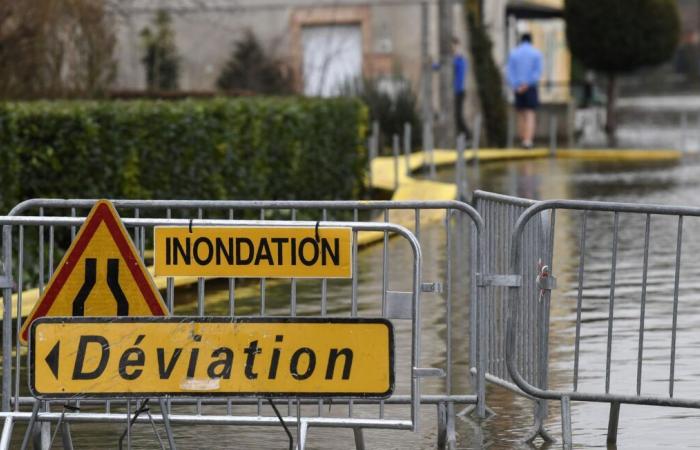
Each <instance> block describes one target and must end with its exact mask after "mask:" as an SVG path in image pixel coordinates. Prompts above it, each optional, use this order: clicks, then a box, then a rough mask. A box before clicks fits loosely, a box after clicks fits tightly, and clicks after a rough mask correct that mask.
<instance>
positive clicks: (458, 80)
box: [452, 38, 469, 138]
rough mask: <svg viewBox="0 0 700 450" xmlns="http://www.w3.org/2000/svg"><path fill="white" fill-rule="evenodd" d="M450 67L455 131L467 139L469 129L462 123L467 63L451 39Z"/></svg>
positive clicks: (455, 41) (457, 40) (456, 44)
mask: <svg viewBox="0 0 700 450" xmlns="http://www.w3.org/2000/svg"><path fill="white" fill-rule="evenodd" d="M452 54H453V57H452V67H453V68H454V76H453V83H454V84H453V87H454V95H455V106H454V108H455V129H456V130H457V134H458V135H460V134H463V135H464V137H465V138H468V137H469V128H468V127H467V123H466V122H465V121H464V99H465V98H466V92H467V91H466V89H465V84H466V78H467V70H468V69H469V61H468V60H467V58H466V57H465V56H464V55H463V54H462V53H461V52H460V51H459V39H457V38H452Z"/></svg>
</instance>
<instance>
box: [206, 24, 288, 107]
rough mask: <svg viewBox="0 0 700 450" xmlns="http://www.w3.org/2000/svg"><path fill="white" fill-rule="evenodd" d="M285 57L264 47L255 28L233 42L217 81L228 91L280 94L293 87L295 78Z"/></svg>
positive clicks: (217, 83)
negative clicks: (292, 76) (289, 72)
mask: <svg viewBox="0 0 700 450" xmlns="http://www.w3.org/2000/svg"><path fill="white" fill-rule="evenodd" d="M285 69H286V68H285V66H284V65H283V64H282V62H281V61H278V60H276V59H274V58H272V57H271V56H270V55H269V54H268V53H267V52H265V50H263V48H262V46H261V45H260V42H259V41H258V39H257V38H256V37H255V34H253V32H252V31H247V32H246V33H245V34H244V36H243V38H242V39H241V40H239V41H236V42H235V43H234V44H233V50H232V51H231V55H230V56H229V59H228V61H226V65H224V68H223V69H222V71H221V74H220V75H219V78H218V80H217V82H216V85H217V86H218V88H219V89H222V90H226V91H247V92H253V93H256V94H268V95H280V94H289V93H291V92H292V90H293V84H292V78H291V77H290V76H289V74H288V72H287V71H286V70H285Z"/></svg>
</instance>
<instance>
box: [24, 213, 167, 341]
mask: <svg viewBox="0 0 700 450" xmlns="http://www.w3.org/2000/svg"><path fill="white" fill-rule="evenodd" d="M166 314H167V309H166V307H165V303H163V298H162V297H161V296H160V293H159V292H158V289H157V288H156V286H155V284H154V283H153V278H152V277H151V275H150V274H149V273H148V271H147V270H146V267H145V266H144V265H143V262H142V261H141V259H140V258H139V257H138V255H137V254H136V249H135V248H134V245H133V243H132V242H131V238H130V237H129V235H128V234H127V232H126V229H125V228H124V225H123V224H122V222H121V219H120V218H119V215H118V214H117V211H116V210H115V209H114V206H112V204H111V203H110V202H109V201H107V200H100V201H98V202H97V203H96V204H95V206H94V207H93V208H92V210H91V211H90V214H88V216H87V218H86V219H85V223H84V224H83V226H82V227H80V230H79V231H78V234H77V235H76V236H75V239H74V240H73V242H72V243H71V245H70V247H69V248H68V251H67V252H66V254H65V255H64V256H63V259H62V260H61V262H60V263H59V265H58V268H57V269H56V271H55V272H54V274H53V276H52V277H51V280H49V284H48V285H47V286H46V289H45V290H44V293H43V294H42V296H41V298H39V301H38V302H37V303H36V305H35V306H34V309H32V312H31V313H29V316H28V317H27V320H26V321H25V322H24V323H23V325H22V330H21V332H20V340H21V341H22V342H23V343H26V342H27V334H28V329H29V326H30V325H31V323H32V321H34V320H35V319H37V318H39V317H43V316H162V315H166Z"/></svg>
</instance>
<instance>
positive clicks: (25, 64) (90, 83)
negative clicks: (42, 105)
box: [0, 0, 116, 99]
mask: <svg viewBox="0 0 700 450" xmlns="http://www.w3.org/2000/svg"><path fill="white" fill-rule="evenodd" d="M115 42H116V39H115V36H114V18H113V17H112V16H111V15H110V14H109V8H108V5H107V1H106V0H22V1H0V61H2V62H3V68H2V70H1V71H0V98H3V99H35V98H57V97H62V98H65V97H98V96H102V95H104V94H105V92H106V91H107V89H108V88H109V86H110V84H111V82H112V80H113V78H114V74H115V69H116V62H115V60H114V57H113V50H114V45H115Z"/></svg>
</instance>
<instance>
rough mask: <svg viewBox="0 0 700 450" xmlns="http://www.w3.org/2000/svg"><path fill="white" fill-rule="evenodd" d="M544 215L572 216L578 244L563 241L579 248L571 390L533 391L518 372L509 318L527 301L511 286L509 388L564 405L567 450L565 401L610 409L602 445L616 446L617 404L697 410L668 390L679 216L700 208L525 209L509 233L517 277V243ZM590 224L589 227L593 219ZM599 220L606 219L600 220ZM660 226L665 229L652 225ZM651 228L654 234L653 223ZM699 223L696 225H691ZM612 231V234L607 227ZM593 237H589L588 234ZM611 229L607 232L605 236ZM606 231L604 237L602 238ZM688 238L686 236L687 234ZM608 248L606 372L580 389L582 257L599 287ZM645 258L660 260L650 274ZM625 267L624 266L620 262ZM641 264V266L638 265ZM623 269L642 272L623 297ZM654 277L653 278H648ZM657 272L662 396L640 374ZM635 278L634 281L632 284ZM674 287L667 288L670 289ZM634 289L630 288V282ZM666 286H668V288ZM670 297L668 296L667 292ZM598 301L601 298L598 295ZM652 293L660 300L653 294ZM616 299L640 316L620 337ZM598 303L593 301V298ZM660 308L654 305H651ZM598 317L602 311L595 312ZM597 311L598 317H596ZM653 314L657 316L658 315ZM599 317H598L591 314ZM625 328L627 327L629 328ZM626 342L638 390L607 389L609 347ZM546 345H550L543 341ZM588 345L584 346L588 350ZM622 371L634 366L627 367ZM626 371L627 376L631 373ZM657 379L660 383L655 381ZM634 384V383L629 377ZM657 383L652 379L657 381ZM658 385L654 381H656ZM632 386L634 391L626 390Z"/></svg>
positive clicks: (571, 203) (699, 402)
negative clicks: (662, 320)
mask: <svg viewBox="0 0 700 450" xmlns="http://www.w3.org/2000/svg"><path fill="white" fill-rule="evenodd" d="M547 211H549V212H550V213H551V214H552V215H554V214H555V213H556V212H559V214H564V212H565V213H566V214H567V217H569V216H570V219H569V222H571V223H572V224H573V225H572V226H571V229H572V230H576V232H577V234H578V239H576V238H573V239H569V240H568V241H567V242H572V243H573V244H572V245H574V246H576V245H577V246H578V248H577V249H576V250H577V251H578V255H579V256H578V265H577V266H575V273H576V277H577V282H576V286H573V287H572V291H573V292H574V293H575V294H576V295H575V298H576V307H575V311H576V313H575V319H571V320H573V322H574V326H575V331H573V334H574V336H573V370H572V372H573V373H572V374H571V376H572V383H571V388H570V389H561V388H558V389H552V388H548V387H546V386H545V387H543V386H537V385H536V384H534V383H533V380H532V379H529V378H528V376H527V375H526V374H524V373H523V372H522V370H521V368H520V367H519V366H518V364H517V361H518V358H519V355H518V351H519V348H518V346H517V343H516V340H517V336H518V334H519V333H520V331H519V325H518V324H517V323H516V322H515V317H517V316H518V314H520V311H521V310H522V308H523V305H524V303H525V302H526V301H527V299H526V298H525V296H526V295H528V293H526V292H524V291H523V289H522V288H521V287H518V286H512V287H510V288H509V293H508V295H509V298H508V309H509V314H508V324H507V346H506V359H507V365H508V371H509V374H510V376H511V379H512V380H513V382H514V383H515V384H516V385H517V386H518V388H519V389H521V390H522V391H524V392H525V393H526V394H528V395H530V396H533V397H536V398H539V399H546V400H557V401H560V402H561V405H562V433H563V444H564V448H570V447H571V445H572V432H571V410H570V408H571V406H570V402H571V401H584V402H602V403H609V404H610V416H609V422H608V442H609V443H614V442H616V440H617V428H618V420H619V411H620V405H621V404H635V405H649V406H668V407H683V408H700V398H697V397H694V396H692V395H691V396H687V395H685V396H684V395H678V393H677V392H675V391H674V386H675V382H676V380H677V378H678V376H677V373H676V368H677V360H678V358H679V357H680V356H679V355H678V352H677V335H678V333H679V328H678V318H679V291H680V288H681V283H680V280H681V270H682V266H683V263H682V252H683V242H684V241H683V237H684V230H687V229H688V228H689V224H688V222H690V220H684V218H697V217H700V208H694V207H682V206H678V207H676V206H668V205H645V204H631V203H622V202H597V201H583V200H549V201H542V202H538V203H536V204H534V205H532V206H530V207H529V208H528V209H527V210H526V211H525V212H524V213H523V214H522V215H520V217H519V218H518V220H517V223H516V224H515V227H514V230H513V234H512V246H511V248H510V261H509V265H510V271H511V273H516V272H517V270H518V268H519V267H521V264H522V258H523V252H524V250H523V245H525V242H526V237H525V229H526V227H527V226H528V223H529V222H530V221H531V220H532V219H533V218H535V217H537V216H538V215H540V214H542V213H543V212H547ZM594 219H595V220H596V222H595V223H594V224H590V222H591V221H593V220H594ZM603 220H604V221H603ZM660 222H661V223H662V225H663V227H659V226H658V224H659V223H660ZM653 223H656V224H657V226H656V227H655V228H654V227H653V226H652V225H653ZM696 225H697V224H696ZM608 227H610V228H608ZM623 229H624V230H626V236H625V240H624V241H623V240H622V238H621V237H620V234H621V230H623ZM593 230H594V231H595V236H594V237H592V238H591V237H589V236H588V235H589V234H590V233H591V232H592V231H593ZM608 230H610V231H608ZM607 233H610V234H607ZM686 234H687V231H686ZM655 240H656V241H660V242H661V243H660V244H658V245H661V246H662V247H663V252H661V253H659V254H656V255H650V248H651V244H652V243H654V241H655ZM604 248H607V249H609V253H605V258H607V255H610V261H609V263H608V267H609V278H608V281H607V283H605V285H606V289H608V290H609V293H608V294H607V296H606V297H607V313H606V316H607V317H605V319H603V318H602V317H600V320H605V322H604V323H606V324H607V326H606V328H607V332H606V333H605V334H602V333H601V334H602V336H601V337H603V338H605V339H604V342H605V346H606V351H605V369H604V370H601V371H599V372H597V375H598V376H597V377H596V378H595V379H596V380H597V379H598V378H600V381H599V382H600V389H595V388H589V387H586V388H585V389H582V388H581V387H580V385H579V383H580V373H579V372H580V370H581V369H580V354H581V351H582V346H583V345H584V341H583V340H582V333H581V328H582V324H583V323H584V319H583V317H582V315H583V313H584V308H583V302H584V300H586V294H585V292H586V291H585V288H586V284H585V279H586V276H588V275H589V271H587V270H586V268H587V266H586V264H585V263H586V258H591V257H592V256H591V255H594V256H596V255H597V256H599V258H598V260H595V261H594V262H596V264H595V267H594V269H591V270H595V271H596V272H595V273H596V274H597V275H598V276H597V278H596V279H595V282H596V283H597V284H596V287H598V289H601V288H602V287H603V283H604V280H603V279H602V276H603V275H604V274H603V273H601V271H602V267H601V263H600V262H599V259H600V254H601V251H602V250H603V249H604ZM650 256H651V257H652V258H653V257H656V258H658V259H659V261H658V262H657V264H661V266H662V268H658V267H657V266H653V267H651V268H650ZM623 263H624V264H623ZM640 263H641V267H640V266H639V265H640ZM622 270H625V271H627V272H629V271H636V270H640V272H641V274H639V275H641V276H640V277H639V278H637V276H635V277H634V278H631V277H630V276H629V275H628V276H627V277H626V278H625V280H624V283H625V286H626V287H627V290H626V293H625V294H624V296H623V295H622V294H619V293H618V292H616V287H617V285H618V281H617V278H616V276H617V275H618V273H619V272H620V271H622ZM654 271H655V272H654ZM659 271H663V277H667V278H668V279H669V280H668V281H669V283H668V286H669V295H668V296H667V297H666V298H668V301H667V302H665V303H664V308H663V310H665V311H668V313H669V314H670V317H669V319H671V320H669V322H670V324H669V327H668V331H669V333H670V335H671V339H670V345H669V348H668V352H669V357H668V362H667V363H664V365H665V367H666V370H667V373H668V377H667V381H666V382H665V383H666V384H667V387H666V389H667V393H666V394H658V393H653V394H650V393H646V392H643V389H642V380H643V378H642V373H643V368H644V361H645V358H644V356H645V353H644V350H645V339H644V338H645V333H650V332H651V331H653V330H652V329H651V328H649V326H647V324H646V323H645V318H646V315H647V313H646V305H647V303H648V302H649V301H650V300H649V298H648V297H649V296H650V295H651V294H649V293H648V289H647V287H648V283H649V279H650V275H655V276H657V277H658V276H659V273H660V272H659ZM632 280H635V281H632ZM671 282H672V284H671ZM632 283H633V284H632ZM630 286H635V287H636V288H638V289H639V297H636V296H632V294H630V293H629V291H630ZM671 286H672V288H671ZM671 292H672V293H671ZM597 295H598V296H600V294H597ZM656 295H660V294H658V293H656ZM616 297H619V298H620V301H622V300H625V301H626V302H627V303H624V304H623V306H626V305H628V304H629V305H632V306H634V307H635V308H636V309H637V311H639V319H638V326H637V327H636V328H633V329H631V332H629V333H626V334H625V335H624V336H618V335H616V334H614V332H613V330H614V328H615V323H616V321H619V320H622V319H627V320H630V319H634V317H632V318H630V317H624V318H620V317H617V318H616V316H615V300H616ZM596 298H599V297H596ZM657 309H658V307H657ZM629 310H630V307H625V311H629ZM601 313H602V311H601ZM601 313H599V314H598V315H599V316H602V314H601ZM657 314H658V311H657ZM596 317H598V316H596ZM628 327H629V325H628ZM658 327H659V324H658V323H655V324H654V328H657V329H658ZM623 338H628V339H632V340H633V341H634V344H636V347H637V352H636V353H637V355H636V358H634V359H633V361H634V366H633V367H634V368H635V369H636V370H635V371H634V372H635V373H634V375H633V374H632V373H630V376H631V377H635V375H636V386H635V385H634V383H625V385H624V387H623V386H617V387H615V386H613V385H612V383H611V376H612V375H611V374H612V371H613V368H615V367H616V364H619V363H617V362H616V361H615V360H614V359H613V358H612V348H613V340H614V339H623ZM547 343H549V342H547ZM589 345H590V344H589ZM625 367H628V368H630V369H631V368H632V364H628V365H626V366H625ZM588 370H589V372H587V373H588V375H587V384H590V383H591V382H592V381H591V380H590V378H591V377H592V375H591V369H588ZM630 372H631V371H630ZM655 378H658V377H655ZM632 379H634V378H632ZM655 381H656V380H655ZM661 382H662V381H661V380H659V383H661ZM631 388H635V389H634V390H633V393H628V392H625V391H628V390H631Z"/></svg>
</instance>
